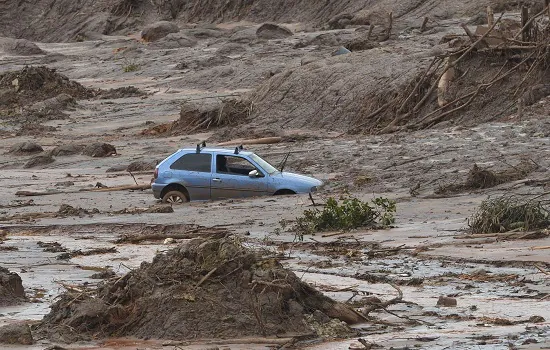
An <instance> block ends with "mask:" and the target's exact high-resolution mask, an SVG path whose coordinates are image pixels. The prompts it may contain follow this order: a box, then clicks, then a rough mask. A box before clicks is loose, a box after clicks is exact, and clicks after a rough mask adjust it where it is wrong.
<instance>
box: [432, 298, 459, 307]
mask: <svg viewBox="0 0 550 350" xmlns="http://www.w3.org/2000/svg"><path fill="white" fill-rule="evenodd" d="M456 305H457V302H456V299H455V298H450V297H444V296H441V297H439V300H438V301H437V306H443V307H456Z"/></svg>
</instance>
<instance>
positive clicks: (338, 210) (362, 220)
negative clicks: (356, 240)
mask: <svg viewBox="0 0 550 350" xmlns="http://www.w3.org/2000/svg"><path fill="white" fill-rule="evenodd" d="M395 211H396V203H395V201H393V200H390V199H387V198H382V197H379V198H374V199H373V200H371V201H370V202H366V201H362V200H360V199H358V198H355V197H342V198H340V201H338V200H336V199H335V198H333V197H330V198H329V199H328V200H327V202H326V203H325V205H324V206H323V209H322V210H319V209H317V208H314V209H310V210H305V211H304V213H303V215H302V216H301V217H299V218H297V219H296V221H295V223H294V225H293V226H292V227H291V229H292V231H294V232H296V235H297V236H298V237H299V238H300V240H302V239H303V235H305V234H312V233H315V232H321V231H337V230H345V231H347V230H351V229H355V228H359V227H371V228H377V227H381V228H384V227H388V226H389V225H391V224H393V223H394V222H395V217H394V214H395ZM281 225H282V226H286V223H285V222H282V223H281ZM283 228H284V227H283Z"/></svg>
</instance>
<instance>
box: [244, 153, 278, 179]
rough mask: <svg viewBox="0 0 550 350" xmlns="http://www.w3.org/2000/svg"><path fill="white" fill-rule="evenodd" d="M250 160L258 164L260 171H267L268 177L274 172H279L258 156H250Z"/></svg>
mask: <svg viewBox="0 0 550 350" xmlns="http://www.w3.org/2000/svg"><path fill="white" fill-rule="evenodd" d="M250 158H251V159H252V160H253V161H254V162H255V163H256V164H258V165H259V166H260V167H261V168H262V169H264V170H265V171H267V173H268V174H269V175H272V174H274V173H276V172H278V171H279V170H277V168H275V167H274V166H273V165H271V164H269V163H268V162H266V161H265V160H263V159H262V158H261V157H260V156H258V155H257V154H254V153H253V154H251V155H250Z"/></svg>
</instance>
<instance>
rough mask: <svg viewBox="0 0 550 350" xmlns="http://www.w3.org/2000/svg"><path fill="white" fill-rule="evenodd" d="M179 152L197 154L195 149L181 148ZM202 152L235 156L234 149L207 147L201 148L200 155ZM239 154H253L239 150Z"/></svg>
mask: <svg viewBox="0 0 550 350" xmlns="http://www.w3.org/2000/svg"><path fill="white" fill-rule="evenodd" d="M180 151H181V152H193V153H195V152H197V149H196V148H182V149H180V150H179V151H178V152H180ZM203 152H212V153H218V154H226V155H235V148H231V149H227V148H209V147H205V148H201V152H200V153H203ZM239 154H240V155H243V156H249V155H251V154H254V152H250V151H245V150H240V151H239Z"/></svg>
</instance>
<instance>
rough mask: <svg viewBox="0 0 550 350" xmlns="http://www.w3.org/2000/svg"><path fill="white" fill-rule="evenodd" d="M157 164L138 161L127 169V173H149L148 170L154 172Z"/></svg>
mask: <svg viewBox="0 0 550 350" xmlns="http://www.w3.org/2000/svg"><path fill="white" fill-rule="evenodd" d="M155 166H156V164H155V163H153V162H144V161H137V162H132V163H130V164H129V165H128V167H126V171H130V172H134V171H147V170H153V169H155Z"/></svg>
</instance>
